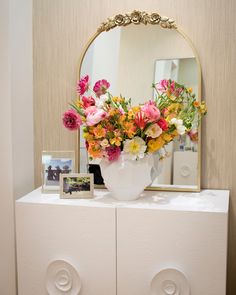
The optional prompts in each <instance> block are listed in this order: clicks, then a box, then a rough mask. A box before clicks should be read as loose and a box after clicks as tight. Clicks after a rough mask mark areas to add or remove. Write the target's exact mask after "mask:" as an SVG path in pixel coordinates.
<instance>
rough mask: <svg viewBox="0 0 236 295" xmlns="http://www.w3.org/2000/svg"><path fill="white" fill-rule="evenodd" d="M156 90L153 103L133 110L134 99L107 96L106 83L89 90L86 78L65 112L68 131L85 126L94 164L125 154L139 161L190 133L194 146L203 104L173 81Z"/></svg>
mask: <svg viewBox="0 0 236 295" xmlns="http://www.w3.org/2000/svg"><path fill="white" fill-rule="evenodd" d="M152 86H153V88H154V89H155V93H156V96H155V98H154V99H153V100H149V101H147V102H145V103H144V104H141V105H138V106H132V104H131V99H126V98H125V97H122V96H112V95H111V93H109V91H108V89H109V87H110V83H109V82H108V81H107V80H104V79H103V80H99V81H97V82H96V83H95V85H94V86H93V88H92V89H91V88H90V81H89V76H88V75H87V76H85V77H83V78H82V79H81V80H80V81H78V83H77V93H78V95H79V97H78V99H77V100H76V101H74V102H73V103H71V104H70V106H71V108H70V109H69V110H68V111H66V112H65V113H64V115H63V124H64V126H65V127H66V128H68V129H69V130H77V129H79V128H80V126H81V125H82V126H83V136H84V138H85V141H86V147H87V150H88V154H89V156H90V157H91V159H96V158H106V159H108V160H109V161H115V160H117V159H118V158H119V157H120V155H121V153H123V154H124V155H125V156H126V157H127V158H129V159H132V160H138V159H141V158H143V157H144V156H145V155H147V154H150V153H154V152H157V151H159V150H160V149H161V148H163V147H164V146H165V145H166V144H168V143H169V142H171V141H172V140H173V139H174V138H175V137H177V136H181V135H184V134H188V135H189V136H190V138H191V139H192V140H194V141H196V140H197V131H195V130H197V126H198V125H199V121H200V119H201V117H202V116H203V115H205V114H206V106H205V103H204V102H201V103H199V102H198V101H197V100H196V97H195V95H194V94H193V93H192V89H191V88H186V87H185V86H184V85H180V84H178V83H177V82H175V81H172V80H161V81H160V82H159V83H157V84H153V85H152ZM85 94H86V95H85Z"/></svg>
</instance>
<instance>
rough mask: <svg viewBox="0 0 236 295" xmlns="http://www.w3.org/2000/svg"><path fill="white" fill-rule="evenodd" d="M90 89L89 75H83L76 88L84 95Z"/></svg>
mask: <svg viewBox="0 0 236 295" xmlns="http://www.w3.org/2000/svg"><path fill="white" fill-rule="evenodd" d="M88 89H89V76H88V75H86V76H84V77H82V78H81V79H80V80H79V82H78V83H77V87H76V90H77V92H78V94H80V95H83V94H84V93H85V92H86V91H88Z"/></svg>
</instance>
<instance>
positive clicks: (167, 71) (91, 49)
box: [79, 11, 201, 191]
mask: <svg viewBox="0 0 236 295" xmlns="http://www.w3.org/2000/svg"><path fill="white" fill-rule="evenodd" d="M87 74H88V75H89V76H90V79H91V84H94V83H95V82H96V81H97V80H99V79H106V80H108V81H109V82H110V85H111V86H110V92H111V93H112V94H113V95H117V96H118V95H120V94H122V95H123V96H125V97H127V98H129V97H130V98H132V103H133V104H135V105H138V104H140V103H144V101H147V100H148V99H152V98H153V95H154V93H153V91H154V90H153V88H152V87H151V86H152V84H153V83H157V82H159V81H160V80H162V79H171V80H175V81H176V82H178V83H179V84H183V85H185V86H186V87H191V88H192V91H193V92H194V93H195V94H196V96H197V98H198V100H199V101H200V98H201V69H200V63H199V60H198V57H197V54H196V51H195V49H194V47H193V45H192V44H191V42H190V40H189V39H188V38H187V37H186V35H185V34H183V32H182V31H180V30H179V29H178V27H177V25H176V24H175V22H174V21H173V20H171V19H169V18H167V17H161V16H160V15H159V14H157V13H152V14H148V13H145V12H139V11H134V12H132V13H131V14H125V15H117V16H115V17H114V18H110V19H108V20H107V22H105V23H103V24H102V25H101V27H100V28H99V29H98V31H97V33H96V34H95V35H94V36H93V37H92V39H91V40H90V41H89V42H88V45H87V46H86V48H85V50H84V52H83V54H82V57H81V62H80V65H79V76H80V77H82V76H84V75H87ZM79 150H80V157H79V158H80V163H79V170H80V171H81V172H86V171H87V169H88V167H89V170H90V171H92V172H94V173H95V184H101V183H102V180H101V179H100V175H99V171H98V168H99V166H98V165H97V164H98V163H97V162H94V161H89V159H88V157H87V151H86V148H85V145H84V141H83V138H82V136H80V149H79ZM165 155H167V156H166V157H165V158H164V159H162V160H161V161H159V175H158V176H157V177H156V178H155V179H154V181H153V183H152V185H151V186H150V187H149V188H148V189H152V190H155V189H158V190H176V191H178V190H179V191H198V190H200V159H201V157H200V156H201V148H200V130H196V133H195V136H191V135H184V136H179V137H178V138H176V139H175V140H174V141H172V142H170V143H169V144H168V145H167V146H166V148H165Z"/></svg>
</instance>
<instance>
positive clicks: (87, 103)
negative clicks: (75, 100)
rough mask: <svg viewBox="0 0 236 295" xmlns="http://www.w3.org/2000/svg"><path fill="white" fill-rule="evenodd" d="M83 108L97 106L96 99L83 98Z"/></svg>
mask: <svg viewBox="0 0 236 295" xmlns="http://www.w3.org/2000/svg"><path fill="white" fill-rule="evenodd" d="M82 102H83V107H84V108H85V109H87V108H88V107H91V106H94V105H95V99H94V98H93V97H92V96H88V97H87V96H83V97H82Z"/></svg>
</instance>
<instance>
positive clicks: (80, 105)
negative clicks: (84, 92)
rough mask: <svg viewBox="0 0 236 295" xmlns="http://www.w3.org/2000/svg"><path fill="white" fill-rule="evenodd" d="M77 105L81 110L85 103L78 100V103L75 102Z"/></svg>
mask: <svg viewBox="0 0 236 295" xmlns="http://www.w3.org/2000/svg"><path fill="white" fill-rule="evenodd" d="M75 105H76V106H77V107H79V108H81V107H82V106H83V103H82V101H81V100H80V99H79V98H78V99H77V100H76V101H75Z"/></svg>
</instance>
